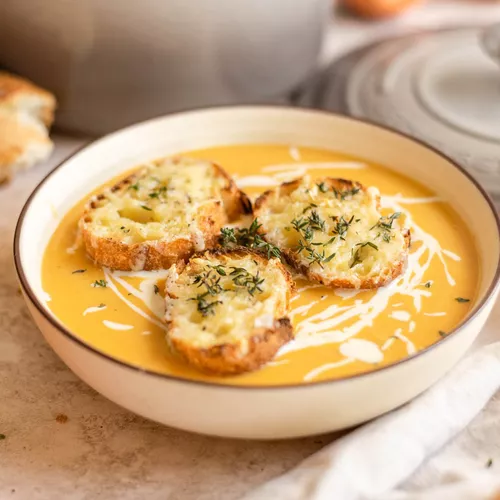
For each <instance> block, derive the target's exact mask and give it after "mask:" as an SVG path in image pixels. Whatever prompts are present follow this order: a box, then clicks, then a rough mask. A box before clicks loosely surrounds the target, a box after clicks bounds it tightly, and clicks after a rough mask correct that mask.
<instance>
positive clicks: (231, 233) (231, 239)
mask: <svg viewBox="0 0 500 500" xmlns="http://www.w3.org/2000/svg"><path fill="white" fill-rule="evenodd" d="M261 226H262V224H259V222H258V220H257V219H254V221H253V222H252V224H251V225H250V227H249V228H248V229H247V228H242V229H239V228H238V229H232V228H229V227H224V228H222V229H221V235H220V238H219V242H220V243H221V245H222V246H224V247H228V246H231V245H241V246H243V247H247V248H252V249H254V250H257V251H259V252H263V253H265V254H266V255H267V258H268V259H270V258H271V257H276V258H278V259H280V258H281V252H280V249H279V248H278V247H277V246H275V245H273V244H272V243H268V242H267V241H266V240H265V239H264V236H265V234H260V233H259V229H260V228H261Z"/></svg>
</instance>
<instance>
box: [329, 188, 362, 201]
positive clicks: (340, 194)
mask: <svg viewBox="0 0 500 500" xmlns="http://www.w3.org/2000/svg"><path fill="white" fill-rule="evenodd" d="M332 191H333V194H334V196H335V198H336V199H337V200H341V201H344V200H346V199H347V198H348V197H349V196H351V197H353V196H355V195H357V194H358V193H359V191H360V188H358V187H354V188H352V189H342V190H340V191H339V190H338V189H336V188H335V187H334V186H333V187H332Z"/></svg>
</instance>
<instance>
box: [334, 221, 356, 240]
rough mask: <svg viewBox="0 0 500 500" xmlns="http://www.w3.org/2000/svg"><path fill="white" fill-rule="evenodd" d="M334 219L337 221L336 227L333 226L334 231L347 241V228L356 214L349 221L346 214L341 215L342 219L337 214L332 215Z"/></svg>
mask: <svg viewBox="0 0 500 500" xmlns="http://www.w3.org/2000/svg"><path fill="white" fill-rule="evenodd" d="M332 220H333V221H334V222H335V227H334V228H333V232H334V233H335V234H338V236H339V238H340V239H341V240H343V241H345V236H346V234H347V230H348V229H349V226H350V225H351V224H352V221H353V220H354V215H353V216H352V217H351V218H350V219H349V220H348V221H347V220H345V219H344V216H343V215H341V216H340V219H339V218H338V217H337V216H334V217H332Z"/></svg>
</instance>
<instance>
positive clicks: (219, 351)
mask: <svg viewBox="0 0 500 500" xmlns="http://www.w3.org/2000/svg"><path fill="white" fill-rule="evenodd" d="M207 256H209V257H211V258H220V257H223V256H231V257H242V258H243V257H246V256H251V257H252V259H253V260H255V261H257V262H259V263H261V264H263V265H265V264H267V263H268V260H267V259H266V258H265V257H264V256H263V255H262V254H260V253H258V252H255V251H253V250H249V249H247V248H243V247H237V248H235V249H231V250H225V249H220V248H218V249H215V250H210V251H207V252H203V253H199V254H196V255H194V256H193V257H192V258H196V257H207ZM186 265H189V262H188V263H187V264H181V267H180V268H179V273H181V272H182V271H183V270H184V267H185V266H186ZM277 267H278V269H279V270H280V271H281V272H282V273H283V276H284V277H285V280H286V283H287V285H288V290H287V294H286V297H285V303H284V304H283V309H284V310H286V311H288V310H289V308H290V299H291V297H292V295H293V293H294V292H295V283H294V281H293V278H292V276H291V275H290V273H289V272H288V270H287V269H286V268H285V267H284V266H283V264H281V263H277ZM165 292H166V298H167V299H168V298H171V299H175V298H177V297H176V296H175V295H173V294H172V293H171V291H170V290H169V289H168V285H167V287H166V290H165ZM166 324H167V341H168V343H169V345H170V346H171V348H172V349H173V351H174V352H175V353H177V354H178V355H179V356H180V357H181V358H182V359H184V360H185V361H186V362H187V363H189V364H190V365H191V366H193V367H195V368H196V369H198V370H200V371H203V372H205V373H208V374H212V375H220V376H227V375H238V374H241V373H245V372H251V371H255V370H257V369H259V368H260V367H262V366H263V365H264V364H266V363H268V362H269V361H270V360H272V359H273V358H274V356H275V355H276V353H277V352H278V350H279V349H280V348H281V347H282V346H283V345H285V344H286V343H288V342H289V341H290V340H292V339H293V327H292V324H291V322H290V319H289V318H288V317H287V316H283V317H279V318H274V321H273V326H272V327H271V328H265V327H259V328H255V329H254V330H253V331H252V332H251V334H250V335H249V336H248V349H247V350H246V352H245V354H244V355H243V356H242V355H241V352H240V350H239V347H240V345H239V343H223V344H219V345H214V346H211V347H208V348H199V347H196V346H193V345H192V344H191V343H189V342H186V341H184V340H182V339H179V338H177V337H173V336H172V335H171V334H170V332H172V331H174V330H175V328H176V322H175V318H172V319H171V320H168V321H167V322H166Z"/></svg>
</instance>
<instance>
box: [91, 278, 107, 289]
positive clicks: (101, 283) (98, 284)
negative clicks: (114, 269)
mask: <svg viewBox="0 0 500 500" xmlns="http://www.w3.org/2000/svg"><path fill="white" fill-rule="evenodd" d="M92 286H93V287H94V288H97V287H101V288H106V287H107V286H108V282H107V281H106V280H95V281H94V283H92Z"/></svg>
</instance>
